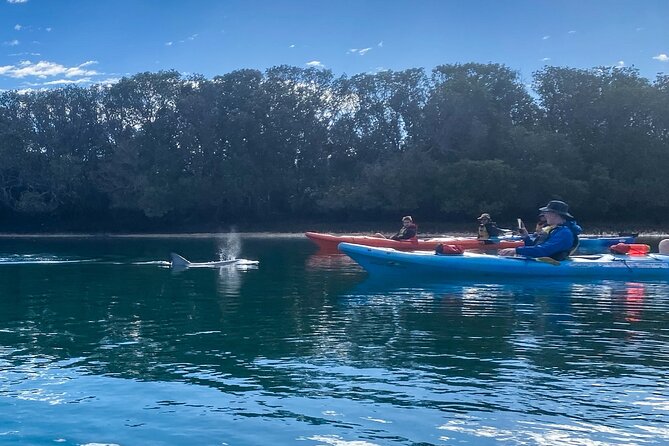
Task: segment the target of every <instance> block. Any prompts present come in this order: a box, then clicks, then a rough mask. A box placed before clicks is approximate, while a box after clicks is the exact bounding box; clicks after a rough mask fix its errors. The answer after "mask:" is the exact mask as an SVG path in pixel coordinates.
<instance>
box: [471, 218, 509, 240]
mask: <svg viewBox="0 0 669 446" xmlns="http://www.w3.org/2000/svg"><path fill="white" fill-rule="evenodd" d="M502 234H503V231H502V230H501V229H500V228H498V227H497V223H495V222H494V221H489V222H488V223H486V224H480V225H479V235H478V237H477V238H478V239H479V240H488V239H489V238H490V237H499V236H500V235H502Z"/></svg>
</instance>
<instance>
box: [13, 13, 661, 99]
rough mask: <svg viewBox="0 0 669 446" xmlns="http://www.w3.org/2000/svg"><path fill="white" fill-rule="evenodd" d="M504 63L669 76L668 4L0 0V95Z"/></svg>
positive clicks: (526, 77)
mask: <svg viewBox="0 0 669 446" xmlns="http://www.w3.org/2000/svg"><path fill="white" fill-rule="evenodd" d="M467 62H481V63H489V62H494V63H501V64H505V65H507V66H508V67H510V68H511V69H513V70H516V71H518V72H520V74H521V76H522V79H523V81H525V82H528V83H529V82H530V81H531V76H532V72H534V71H536V70H538V69H541V68H542V67H543V66H545V65H553V66H566V67H573V68H592V67H595V66H627V67H630V66H634V67H636V68H638V69H639V70H640V72H641V74H642V75H643V76H645V77H647V78H649V79H651V80H653V79H655V76H656V74H658V73H669V0H629V1H623V0H607V1H605V0H578V1H575V0H552V1H548V0H518V1H516V0H488V1H476V0H470V1H465V0H461V1H452V0H423V1H421V0H413V1H406V0H355V1H353V0H341V1H335V0H331V1H319V0H311V1H308V0H285V1H282V0H189V1H180V0H179V1H177V0H106V1H100V0H0V89H4V90H6V89H27V88H32V89H40V88H54V87H60V86H64V85H67V84H77V85H82V86H86V85H90V84H91V83H105V82H113V81H114V80H115V79H119V78H121V77H123V76H130V75H133V74H135V73H138V72H143V71H158V70H166V69H176V70H178V71H180V72H182V73H185V74H186V73H189V74H190V73H197V74H202V75H204V76H206V77H208V78H211V77H213V76H216V75H219V74H225V73H228V72H230V71H233V70H236V69H242V68H256V69H260V70H264V69H266V68H269V67H272V66H276V65H282V64H287V65H293V66H299V67H307V66H319V67H324V68H328V69H331V70H332V71H333V72H334V73H335V74H336V75H341V74H347V75H354V74H358V73H374V72H378V71H380V70H386V69H391V70H403V69H407V68H415V67H423V68H425V69H427V70H431V69H432V68H434V67H435V66H437V65H441V64H451V63H467Z"/></svg>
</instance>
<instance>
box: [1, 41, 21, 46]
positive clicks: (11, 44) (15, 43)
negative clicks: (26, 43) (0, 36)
mask: <svg viewBox="0 0 669 446" xmlns="http://www.w3.org/2000/svg"><path fill="white" fill-rule="evenodd" d="M19 43H20V42H19V41H18V40H16V39H14V40H9V41H7V42H4V44H5V45H7V46H16V45H18V44H19Z"/></svg>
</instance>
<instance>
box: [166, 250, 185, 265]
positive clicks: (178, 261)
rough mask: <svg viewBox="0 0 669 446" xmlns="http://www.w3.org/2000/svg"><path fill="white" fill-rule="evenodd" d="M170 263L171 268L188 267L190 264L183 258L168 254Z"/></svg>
mask: <svg viewBox="0 0 669 446" xmlns="http://www.w3.org/2000/svg"><path fill="white" fill-rule="evenodd" d="M170 263H172V266H177V267H178V266H188V265H190V262H189V261H188V260H186V259H184V258H183V257H181V256H180V255H179V254H176V253H174V252H171V253H170Z"/></svg>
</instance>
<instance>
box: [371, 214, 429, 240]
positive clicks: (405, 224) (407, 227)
mask: <svg viewBox="0 0 669 446" xmlns="http://www.w3.org/2000/svg"><path fill="white" fill-rule="evenodd" d="M417 232H418V226H416V224H415V223H414V222H413V218H412V217H411V216H410V215H407V216H405V217H402V227H401V228H400V230H399V231H398V232H397V234H395V235H393V236H392V237H390V239H391V240H409V239H411V238H414V237H416V234H417ZM374 236H375V237H382V238H387V237H386V236H385V235H383V234H381V233H379V232H377V233H376V234H374Z"/></svg>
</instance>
